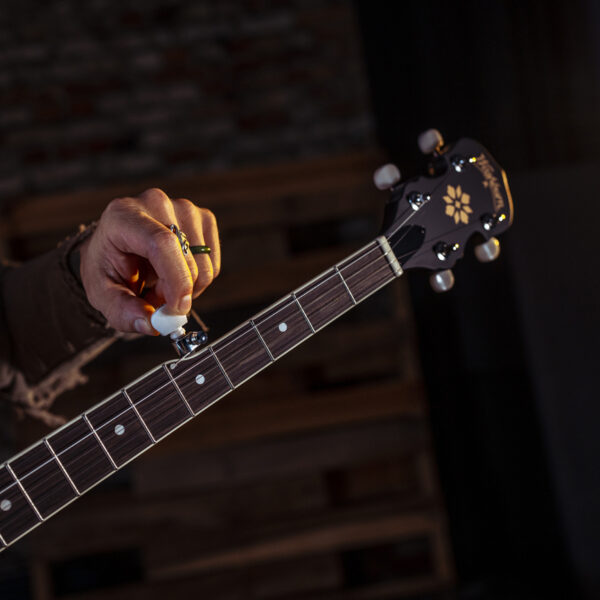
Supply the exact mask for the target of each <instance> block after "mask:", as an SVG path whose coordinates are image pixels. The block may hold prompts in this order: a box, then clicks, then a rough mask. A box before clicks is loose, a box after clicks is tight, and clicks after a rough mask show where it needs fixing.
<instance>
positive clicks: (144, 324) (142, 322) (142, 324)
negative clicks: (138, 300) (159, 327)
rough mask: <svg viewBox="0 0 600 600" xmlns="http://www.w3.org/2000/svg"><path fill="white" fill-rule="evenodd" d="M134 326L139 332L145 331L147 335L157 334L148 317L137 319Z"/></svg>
mask: <svg viewBox="0 0 600 600" xmlns="http://www.w3.org/2000/svg"><path fill="white" fill-rule="evenodd" d="M133 326H134V327H135V330H136V331H137V332H138V333H143V334H145V335H155V334H154V329H153V328H152V326H151V325H150V323H148V321H147V320H146V319H142V318H140V319H136V320H135V322H134V323H133Z"/></svg>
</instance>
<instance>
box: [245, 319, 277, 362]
mask: <svg viewBox="0 0 600 600" xmlns="http://www.w3.org/2000/svg"><path fill="white" fill-rule="evenodd" d="M250 325H252V328H253V329H254V331H256V335H257V336H258V338H259V339H260V341H261V342H262V345H263V346H264V347H265V350H266V351H267V354H268V355H269V357H270V359H271V362H275V357H274V356H273V354H272V353H271V350H269V346H267V342H265V340H264V339H263V336H262V335H260V331H259V330H258V327H256V325H255V324H254V320H253V319H251V320H250Z"/></svg>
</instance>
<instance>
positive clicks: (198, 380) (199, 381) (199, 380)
mask: <svg viewBox="0 0 600 600" xmlns="http://www.w3.org/2000/svg"><path fill="white" fill-rule="evenodd" d="M205 381H206V377H204V375H196V383H197V384H198V385H202V384H203V383H204V382H205Z"/></svg>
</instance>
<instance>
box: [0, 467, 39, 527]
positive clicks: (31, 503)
mask: <svg viewBox="0 0 600 600" xmlns="http://www.w3.org/2000/svg"><path fill="white" fill-rule="evenodd" d="M6 470H7V471H8V472H9V473H10V474H11V475H12V476H13V479H14V480H15V483H16V484H17V486H18V487H19V488H20V490H21V492H23V495H24V496H25V498H26V499H27V502H29V504H30V505H31V508H33V512H35V514H36V516H37V518H38V519H39V520H40V521H45V519H44V517H42V515H41V513H40V511H39V510H38V509H37V506H36V505H35V504H34V503H33V500H32V499H31V498H30V497H29V494H28V493H27V491H26V490H25V488H24V487H23V484H22V483H21V482H20V481H19V478H18V477H17V476H16V474H15V472H14V471H13V470H12V467H11V466H10V465H9V464H8V463H6Z"/></svg>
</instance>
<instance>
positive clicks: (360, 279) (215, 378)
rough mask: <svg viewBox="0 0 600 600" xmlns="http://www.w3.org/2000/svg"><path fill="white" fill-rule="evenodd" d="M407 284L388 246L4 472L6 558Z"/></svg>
mask: <svg viewBox="0 0 600 600" xmlns="http://www.w3.org/2000/svg"><path fill="white" fill-rule="evenodd" d="M401 274H402V270H401V268H400V265H399V263H398V262H397V260H396V258H395V256H394V254H393V252H392V251H391V249H390V247H389V245H388V242H387V240H386V238H385V237H380V238H377V239H376V240H374V241H373V242H371V243H370V244H367V245H366V246H365V247H364V248H362V249H360V250H359V251H358V252H356V253H355V254H353V255H352V256H350V257H348V258H346V259H345V260H343V261H342V262H340V263H338V264H337V265H335V266H333V267H332V268H331V269H329V270H327V271H325V272H324V273H322V274H321V275H319V276H318V277H316V278H315V279H313V280H312V281H309V282H308V283H306V284H305V285H303V286H302V287H300V288H298V289H297V290H295V291H294V292H292V293H291V294H289V295H288V296H285V297H284V298H282V299H281V300H279V301H277V302H276V303H275V304H273V305H272V306H270V307H268V308H267V309H266V310H264V311H263V312H261V313H259V314H258V315H256V316H254V317H253V318H252V319H250V320H249V321H246V322H245V323H243V324H242V325H240V326H239V327H237V328H236V329H234V330H233V331H231V332H229V333H227V334H226V335H224V336H223V337H222V338H220V339H219V340H217V341H216V342H214V343H213V344H211V345H210V346H208V347H206V348H203V349H202V350H201V351H199V352H196V353H194V354H193V355H191V356H189V357H186V358H184V359H181V360H177V361H171V362H168V363H164V364H163V365H160V366H159V367H157V368H156V369H154V370H152V371H150V372H149V373H146V374H145V375H143V376H142V377H141V378H139V379H138V380H137V381H135V382H133V383H131V384H130V385H128V386H127V387H125V388H124V389H122V390H121V391H120V392H118V393H117V394H115V395H114V396H111V397H110V398H107V399H106V400H104V401H103V402H101V403H100V404H98V405H96V406H94V407H93V408H91V409H89V410H88V411H86V412H85V413H84V414H83V415H81V416H79V417H77V418H75V419H74V420H72V421H71V422H69V423H67V424H66V425H65V426H63V427H61V428H60V429H58V430H56V431H55V432H53V433H52V434H50V435H49V436H47V437H46V438H44V439H43V440H41V441H40V442H38V443H36V444H35V445H34V446H31V447H30V448H28V449H27V450H25V451H24V452H22V453H21V454H19V455H17V456H16V457H14V458H12V459H11V460H9V461H8V462H7V463H5V464H4V465H2V466H0V550H3V549H4V548H6V547H7V546H9V545H10V544H12V543H13V542H15V541H16V540H17V539H19V538H20V537H22V536H23V535H25V534H26V533H28V532H29V531H31V530H32V529H34V528H35V527H37V526H38V525H39V524H40V523H42V522H43V521H45V520H46V519H48V518H49V517H50V516H52V515H53V514H54V513H56V512H57V511H59V510H61V509H62V508H64V507H65V506H66V505H67V504H69V503H70V502H72V501H73V500H75V499H76V498H77V497H79V496H80V495H81V494H83V493H84V492H86V491H87V490H89V489H90V488H92V487H93V486H95V485H97V484H98V483H100V482H101V481H102V480H103V479H105V478H106V477H108V476H109V475H111V474H112V473H114V472H115V471H116V470H118V469H119V468H121V467H122V466H123V465H125V464H126V463H127V462H129V461H131V460H132V459H133V458H135V457H136V456H138V455H139V454H141V453H142V452H144V451H145V450H147V449H148V448H151V447H152V446H153V445H154V444H156V443H157V442H158V441H160V440H161V439H162V438H164V437H165V436H167V435H169V434H170V433H172V432H173V431H175V430H176V429H177V428H178V427H180V426H181V425H183V424H184V423H186V422H187V421H189V420H190V419H192V418H194V417H195V416H196V415H198V414H199V413H200V412H202V411H203V410H204V409H206V408H208V407H209V406H210V405H211V404H214V403H215V402H217V401H218V400H220V399H221V398H223V396H225V395H226V394H228V393H229V392H230V391H232V390H233V389H234V388H236V387H238V386H239V385H241V384H242V383H244V382H245V381H246V380H248V379H250V378H251V377H253V376H254V375H256V374H257V373H258V372H259V371H261V370H262V369H264V368H265V367H267V366H269V365H270V364H271V363H273V362H274V361H275V360H277V359H278V358H279V357H280V356H282V355H283V354H285V353H286V352H289V351H290V350H291V349H292V348H295V347H296V346H297V345H298V344H300V343H302V342H303V341H304V340H306V339H308V338H309V337H310V336H312V335H313V334H314V333H315V332H317V331H318V330H319V329H321V328H323V327H325V326H326V325H328V324H329V323H331V322H332V321H334V320H335V319H337V318H338V317H339V316H341V315H342V314H343V313H345V312H346V311H347V310H349V309H351V308H352V307H353V306H355V305H356V304H357V303H359V302H360V301H361V300H364V299H365V298H366V297H367V296H369V295H371V294H373V293H374V292H376V291H377V290H378V289H380V288H381V287H383V286H384V285H385V284H387V283H389V282H390V281H392V280H393V279H395V278H396V277H398V276H400V275H401Z"/></svg>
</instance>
